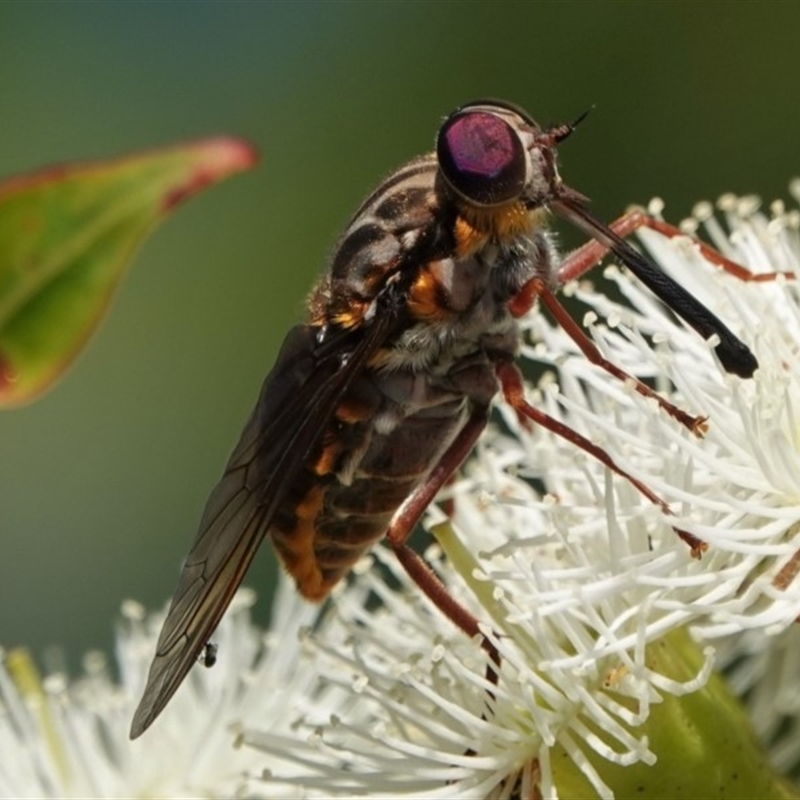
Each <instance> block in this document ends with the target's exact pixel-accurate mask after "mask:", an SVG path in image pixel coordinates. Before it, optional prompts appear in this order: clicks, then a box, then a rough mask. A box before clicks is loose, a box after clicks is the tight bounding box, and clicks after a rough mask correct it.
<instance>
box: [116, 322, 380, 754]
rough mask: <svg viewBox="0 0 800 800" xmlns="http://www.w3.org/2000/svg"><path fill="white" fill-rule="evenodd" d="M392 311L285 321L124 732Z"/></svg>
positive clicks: (214, 617) (185, 667)
mask: <svg viewBox="0 0 800 800" xmlns="http://www.w3.org/2000/svg"><path fill="white" fill-rule="evenodd" d="M393 318H394V315H393V314H390V313H386V314H384V315H380V316H377V315H376V317H374V318H373V319H372V321H371V322H370V323H368V324H366V325H365V326H364V327H363V328H360V329H358V330H356V331H337V332H335V333H333V334H330V335H327V336H320V332H319V329H315V328H311V327H307V326H298V327H296V328H293V329H292V330H291V331H290V332H289V334H288V336H287V337H286V340H285V341H284V344H283V347H282V348H281V352H280V355H279V356H278V360H277V362H276V364H275V366H274V367H273V369H272V371H271V372H270V373H269V375H268V376H267V378H266V380H265V381H264V385H263V387H262V389H261V394H260V396H259V399H258V403H257V404H256V408H255V410H254V411H253V414H252V415H251V417H250V420H249V421H248V423H247V425H246V426H245V429H244V431H243V432H242V436H241V438H240V440H239V443H238V444H237V445H236V448H235V449H234V451H233V453H232V454H231V457H230V459H229V461H228V464H227V466H226V467H225V472H224V474H223V476H222V479H221V480H220V481H219V483H218V484H217V485H216V487H215V488H214V490H213V491H212V493H211V496H210V497H209V499H208V502H207V503H206V507H205V510H204V512H203V516H202V519H201V521H200V528H199V531H198V534H197V538H196V539H195V541H194V544H193V545H192V549H191V551H190V552H189V555H188V557H187V558H186V563H185V564H184V567H183V571H182V573H181V576H180V578H179V580H178V587H177V589H176V591H175V595H174V597H173V599H172V604H171V605H170V608H169V611H168V612H167V618H166V620H165V622H164V627H163V628H162V630H161V634H160V636H159V638H158V643H157V645H156V655H155V658H154V659H153V663H152V664H151V666H150V672H149V675H148V678H147V685H146V687H145V691H144V695H143V696H142V700H141V702H140V703H139V707H138V708H137V710H136V713H135V715H134V718H133V723H132V725H131V732H130V736H131V738H132V739H135V738H136V737H137V736H139V735H141V734H142V733H143V732H144V731H145V730H146V729H147V728H148V727H149V726H150V725H151V724H152V722H153V720H154V719H155V718H156V717H157V716H158V715H159V714H160V713H161V711H162V710H163V708H164V707H165V706H166V704H167V703H168V702H169V699H170V698H171V697H172V695H173V694H174V693H175V690H176V689H177V688H178V686H180V684H181V682H182V681H183V679H184V678H185V677H186V674H187V673H188V672H189V670H190V669H191V667H192V666H193V665H194V663H195V662H196V660H197V657H198V655H199V654H200V653H201V652H202V650H203V648H204V647H205V645H206V643H207V642H208V639H209V637H210V636H211V634H212V632H213V631H214V629H215V628H216V627H217V625H218V624H219V621H220V619H221V618H222V615H223V614H224V613H225V610H226V608H227V607H228V605H229V603H230V601H231V599H232V597H233V595H234V593H235V592H236V589H237V588H238V586H239V584H240V583H241V581H242V578H243V577H244V574H245V572H246V571H247V568H248V566H249V565H250V562H251V561H252V559H253V556H254V554H255V552H256V550H257V548H258V546H259V544H260V543H261V541H262V540H263V538H264V536H265V535H266V532H267V529H268V528H269V525H270V523H271V520H272V518H273V516H274V514H275V511H276V509H277V507H278V506H279V505H280V502H281V500H282V498H283V497H284V495H285V493H286V491H287V490H288V489H289V487H290V486H291V485H292V482H293V481H294V480H295V478H296V477H297V475H298V473H299V471H300V469H301V468H302V465H303V462H304V460H305V458H306V456H307V454H308V452H309V450H310V449H311V448H312V447H313V446H314V444H315V442H316V440H317V438H318V437H319V436H320V435H321V433H322V431H323V429H324V427H325V424H326V423H327V421H328V419H329V417H330V415H331V414H332V412H333V409H334V408H335V407H336V405H337V403H338V400H339V399H340V398H341V396H342V394H343V393H344V391H345V390H346V389H347V387H348V385H349V384H350V382H351V380H352V379H353V376H354V375H356V374H357V373H358V372H359V371H360V370H361V369H363V367H364V365H365V363H366V362H367V360H368V359H369V357H370V356H371V355H372V354H373V353H374V352H375V351H376V350H377V349H378V347H379V346H380V344H381V343H382V342H383V340H384V339H385V337H386V334H387V332H388V330H389V327H390V325H391V323H392V321H393Z"/></svg>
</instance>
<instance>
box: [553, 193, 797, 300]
mask: <svg viewBox="0 0 800 800" xmlns="http://www.w3.org/2000/svg"><path fill="white" fill-rule="evenodd" d="M608 227H609V228H611V230H612V231H614V233H616V234H617V236H621V237H622V238H625V237H626V236H630V235H631V234H632V233H634V232H635V231H637V230H639V228H650V229H651V230H654V231H657V232H658V233H660V234H662V235H664V236H667V237H668V238H670V239H674V238H675V237H686V236H689V234H687V233H686V232H685V231H682V230H681V229H680V228H678V227H676V226H675V225H670V223H668V222H664V220H661V219H658V218H656V217H653V216H651V215H650V214H648V213H647V212H645V211H643V210H641V209H633V210H632V211H629V212H627V213H626V214H623V215H622V216H621V217H620V218H619V219H617V220H614V222H612V223H611V224H610V225H609V226H608ZM690 238H691V239H692V241H693V243H694V244H695V245H696V246H697V247H698V248H699V250H700V254H701V255H702V256H703V258H705V259H706V260H707V261H710V262H711V263H712V264H715V265H716V266H718V267H720V268H722V269H724V270H725V272H729V273H730V274H731V275H733V276H734V277H736V278H739V280H742V281H755V282H768V281H774V280H775V278H776V277H777V276H778V275H783V276H784V277H785V278H794V277H795V276H794V274H793V273H791V272H765V273H754V272H751V271H750V270H749V269H747V268H746V267H743V266H742V265H741V264H737V263H736V262H735V261H731V259H729V258H726V257H725V256H723V255H722V253H720V252H719V251H718V250H715V249H714V248H713V247H711V246H710V245H708V244H706V243H705V242H702V241H700V239H697V238H696V237H694V236H691V237H690ZM610 249H611V248H609V247H608V246H607V245H605V244H602V243H601V242H598V241H597V240H596V239H591V240H589V241H588V242H586V243H585V244H584V245H581V247H578V248H577V249H576V250H573V251H572V252H571V253H569V254H568V255H567V256H566V257H565V258H564V260H563V261H562V263H561V267H560V268H559V270H558V274H557V276H556V285H558V286H563V285H564V284H565V283H568V282H569V281H572V280H576V279H577V278H580V276H581V275H583V274H584V273H586V272H588V271H589V270H590V269H591V268H592V267H594V266H595V265H596V264H599V263H600V261H602V260H603V258H605V257H606V256H607V255H608V253H609V251H610Z"/></svg>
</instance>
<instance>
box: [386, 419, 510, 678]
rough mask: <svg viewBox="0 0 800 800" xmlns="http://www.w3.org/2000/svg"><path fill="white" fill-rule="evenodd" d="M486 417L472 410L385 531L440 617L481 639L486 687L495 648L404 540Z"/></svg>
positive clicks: (493, 670) (496, 657) (496, 658)
mask: <svg viewBox="0 0 800 800" xmlns="http://www.w3.org/2000/svg"><path fill="white" fill-rule="evenodd" d="M488 415H489V409H488V408H486V407H482V408H479V409H476V410H475V411H474V412H473V413H472V415H471V416H470V418H469V419H468V420H467V422H466V424H465V425H464V427H463V428H462V429H461V430H460V431H459V433H458V435H457V436H456V438H455V440H454V441H453V443H452V444H451V445H450V447H448V449H447V450H446V451H445V453H444V455H443V456H442V457H441V458H440V459H439V462H438V463H437V464H436V466H435V467H434V468H433V470H432V471H431V473H430V474H429V475H428V477H427V479H426V480H425V481H424V482H423V483H422V484H421V485H420V486H418V487H417V488H416V489H415V490H414V492H412V493H411V494H410V495H409V496H408V497H407V498H406V500H405V501H404V502H403V504H402V505H401V506H400V508H399V509H398V510H397V512H396V513H395V515H394V517H393V518H392V521H391V523H390V524H389V528H388V530H387V531H386V538H387V539H388V541H389V544H390V545H391V547H392V549H393V550H394V552H395V555H396V556H397V560H398V561H399V562H400V564H401V565H402V566H403V568H404V569H405V571H406V572H407V573H408V574H409V576H410V577H411V579H412V580H413V581H414V582H415V583H416V584H417V586H419V588H420V589H422V591H423V592H424V593H425V595H426V596H427V597H428V598H429V599H430V600H431V602H433V604H434V605H435V606H436V607H437V608H438V609H439V610H440V611H441V612H442V614H444V615H445V616H446V617H447V618H448V619H449V620H450V621H451V622H452V623H453V624H454V625H455V626H456V627H457V628H460V629H461V630H462V631H464V633H465V634H466V635H467V636H469V637H470V638H474V637H476V636H481V637H482V642H481V646H482V647H483V649H484V650H485V651H486V653H487V655H488V656H489V664H488V665H487V668H486V678H487V681H488V682H489V683H490V684H496V683H497V672H498V669H499V667H500V654H499V653H498V652H497V648H496V647H495V646H494V644H493V643H492V642H491V641H490V640H489V639H488V638H487V637H486V636H484V635H483V634H482V633H481V630H480V626H479V623H478V619H477V618H476V617H475V615H474V614H472V613H471V612H470V611H468V610H467V609H466V608H464V606H462V605H461V603H459V602H458V601H457V600H456V599H455V598H454V597H453V596H452V595H451V594H450V592H449V591H448V590H447V587H446V586H445V585H444V584H443V583H442V581H441V580H440V579H439V577H438V576H437V575H436V573H435V572H434V571H433V570H432V569H431V567H430V566H429V565H428V564H427V563H426V561H425V560H424V559H423V558H422V557H421V556H420V555H419V554H418V553H416V552H415V551H414V550H412V549H411V547H409V545H408V538H409V536H410V535H411V533H412V531H413V530H414V527H415V526H416V524H417V522H419V520H420V518H421V517H422V515H423V513H424V512H425V509H426V508H427V507H428V506H429V505H430V504H431V503H432V502H433V500H434V498H435V497H436V495H437V494H438V492H439V491H440V490H441V488H442V487H443V486H444V485H445V484H446V483H447V482H448V481H449V480H450V479H451V478H452V476H453V474H454V473H455V471H456V470H457V469H458V468H459V467H460V466H461V464H462V462H463V461H464V459H465V458H466V457H467V456H468V455H469V454H470V452H472V448H473V447H474V446H475V442H476V441H477V440H478V437H479V436H480V435H481V432H482V431H483V429H484V428H485V427H486V421H487V419H488Z"/></svg>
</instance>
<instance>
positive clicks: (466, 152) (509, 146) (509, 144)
mask: <svg viewBox="0 0 800 800" xmlns="http://www.w3.org/2000/svg"><path fill="white" fill-rule="evenodd" d="M436 155H437V157H438V159H439V167H440V168H441V170H442V174H443V175H444V177H445V179H446V180H447V182H448V183H449V184H450V186H451V187H452V188H453V189H455V191H457V192H458V193H459V194H460V195H462V196H463V197H465V198H466V199H467V200H471V201H472V202H474V203H477V204H479V205H484V206H491V205H498V204H500V203H506V202H508V201H509V200H513V199H514V198H515V197H519V195H520V194H521V193H522V190H523V189H524V188H525V176H526V163H525V148H524V147H523V145H522V142H521V141H520V138H519V136H518V135H517V133H516V131H515V130H514V129H513V128H512V127H511V126H510V125H509V124H508V123H507V122H504V121H503V120H502V119H501V118H500V117H498V116H495V115H494V114H489V113H487V112H485V111H464V112H456V113H455V114H453V115H452V116H451V117H450V118H449V119H448V120H447V121H446V122H445V123H444V125H442V128H441V130H440V131H439V137H438V140H437V142H436Z"/></svg>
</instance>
